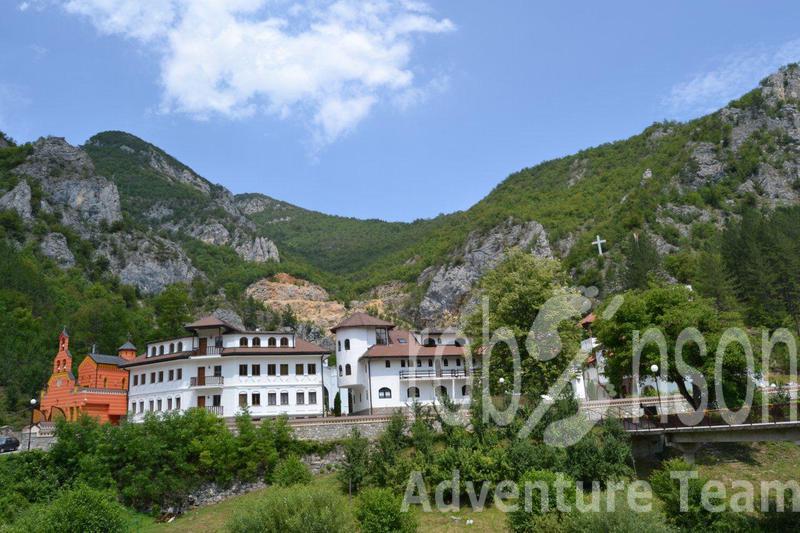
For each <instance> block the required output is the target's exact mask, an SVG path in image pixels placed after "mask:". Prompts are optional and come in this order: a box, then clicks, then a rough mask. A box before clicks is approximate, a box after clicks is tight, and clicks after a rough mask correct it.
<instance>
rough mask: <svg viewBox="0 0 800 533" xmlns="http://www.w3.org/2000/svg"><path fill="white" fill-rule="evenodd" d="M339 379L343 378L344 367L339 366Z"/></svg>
mask: <svg viewBox="0 0 800 533" xmlns="http://www.w3.org/2000/svg"><path fill="white" fill-rule="evenodd" d="M339 377H342V365H339Z"/></svg>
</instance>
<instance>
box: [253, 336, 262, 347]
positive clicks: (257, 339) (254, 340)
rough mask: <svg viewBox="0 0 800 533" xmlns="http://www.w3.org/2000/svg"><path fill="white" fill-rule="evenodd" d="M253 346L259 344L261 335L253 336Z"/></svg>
mask: <svg viewBox="0 0 800 533" xmlns="http://www.w3.org/2000/svg"><path fill="white" fill-rule="evenodd" d="M253 346H261V337H253Z"/></svg>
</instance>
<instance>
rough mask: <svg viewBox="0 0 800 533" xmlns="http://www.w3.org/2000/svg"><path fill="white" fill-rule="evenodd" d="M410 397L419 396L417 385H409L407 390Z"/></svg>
mask: <svg viewBox="0 0 800 533" xmlns="http://www.w3.org/2000/svg"><path fill="white" fill-rule="evenodd" d="M406 395H407V396H408V397H409V398H419V389H418V388H417V387H409V388H408V390H407V391H406Z"/></svg>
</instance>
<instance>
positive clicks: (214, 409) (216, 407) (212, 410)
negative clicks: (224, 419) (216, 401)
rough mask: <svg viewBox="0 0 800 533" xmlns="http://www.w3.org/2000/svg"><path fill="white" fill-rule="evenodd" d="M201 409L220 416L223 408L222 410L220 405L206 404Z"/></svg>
mask: <svg viewBox="0 0 800 533" xmlns="http://www.w3.org/2000/svg"><path fill="white" fill-rule="evenodd" d="M201 409H205V410H206V411H208V412H209V413H214V414H215V415H217V416H222V415H223V410H222V406H221V405H206V406H205V407H202V408H201Z"/></svg>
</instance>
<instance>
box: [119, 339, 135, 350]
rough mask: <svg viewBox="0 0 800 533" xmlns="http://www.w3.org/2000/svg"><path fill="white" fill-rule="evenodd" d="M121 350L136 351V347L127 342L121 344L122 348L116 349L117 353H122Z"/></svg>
mask: <svg viewBox="0 0 800 533" xmlns="http://www.w3.org/2000/svg"><path fill="white" fill-rule="evenodd" d="M122 350H134V351H135V350H136V346H134V345H133V343H132V342H131V341H128V342H126V343H125V344H123V345H122V346H120V347H119V348H117V351H122Z"/></svg>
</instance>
